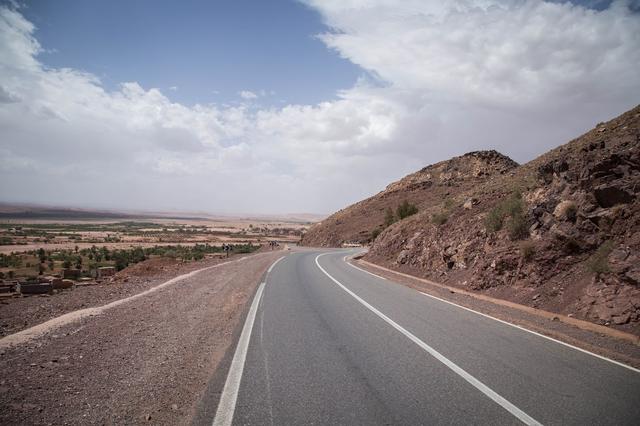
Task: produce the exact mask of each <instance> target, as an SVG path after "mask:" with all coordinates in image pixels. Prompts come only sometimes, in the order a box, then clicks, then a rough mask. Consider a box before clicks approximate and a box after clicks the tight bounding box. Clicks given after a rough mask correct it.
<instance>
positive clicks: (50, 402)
mask: <svg viewBox="0 0 640 426" xmlns="http://www.w3.org/2000/svg"><path fill="white" fill-rule="evenodd" d="M282 255H283V252H282V251H274V252H263V253H258V254H254V255H250V256H249V258H248V259H245V260H243V261H241V262H232V263H229V264H225V265H221V266H219V267H216V268H213V269H208V270H206V271H203V272H200V273H198V274H195V275H192V276H190V277H188V278H186V279H183V280H181V281H178V282H175V283H173V284H171V285H168V286H165V287H163V288H161V289H159V290H157V291H154V292H151V293H149V294H146V295H144V296H143V297H138V298H135V299H134V300H131V301H130V302H128V303H123V304H119V305H117V306H115V307H113V308H110V309H107V310H105V311H104V312H102V313H101V314H100V315H98V316H95V317H84V318H83V319H81V320H80V321H77V322H74V323H71V324H67V325H65V326H63V327H60V328H56V329H54V330H53V331H51V332H50V333H48V334H46V335H45V336H43V337H40V338H36V339H31V340H30V341H28V342H27V343H24V344H20V345H18V346H15V347H10V348H5V349H0V371H2V374H1V375H0V424H141V423H144V424H171V425H173V424H189V423H190V421H191V419H192V417H193V415H194V413H195V410H196V407H197V404H198V402H199V401H200V399H201V397H202V394H203V393H204V391H205V388H206V386H207V383H208V382H209V379H210V378H211V377H212V375H213V374H214V373H215V371H216V367H217V366H218V364H219V363H220V361H221V360H222V358H223V356H224V354H225V352H226V350H227V348H228V347H229V345H231V344H232V334H233V332H234V330H236V328H237V327H238V326H239V325H240V321H241V317H242V314H243V311H244V308H245V306H246V304H247V303H248V302H249V301H250V298H251V296H252V295H253V292H254V291H255V288H256V286H257V284H258V283H259V281H260V278H261V276H262V274H263V273H264V272H265V271H266V270H267V268H268V267H269V265H270V264H271V263H273V262H274V261H275V260H276V259H277V258H278V257H280V256H282ZM208 262H210V263H208V264H204V263H201V262H194V263H191V264H185V265H178V266H175V267H174V266H172V265H167V266H165V267H164V268H165V269H164V270H162V271H161V272H159V273H158V274H156V275H155V276H152V277H151V278H139V279H138V278H135V271H132V272H134V274H132V275H131V276H129V277H127V278H126V279H128V281H127V282H126V283H125V284H128V286H127V285H125V284H122V285H120V284H112V286H114V287H113V291H112V292H111V293H106V294H107V295H106V296H104V297H103V298H100V297H96V296H95V295H94V296H88V294H89V293H85V295H84V297H85V299H83V298H82V297H81V296H79V295H81V292H82V291H84V290H89V289H90V288H91V287H89V288H84V289H78V290H75V291H74V292H73V293H74V297H72V298H70V299H67V300H73V302H62V300H63V299H64V297H58V301H56V302H52V305H54V306H55V308H52V307H50V308H48V309H45V311H46V312H48V313H47V314H45V315H43V316H42V317H40V319H39V320H40V321H42V320H46V319H49V317H54V316H55V315H57V314H59V313H63V312H65V311H68V310H70V309H72V306H75V304H76V303H80V304H81V305H82V304H84V306H83V307H91V306H93V305H100V304H102V303H104V302H109V301H112V300H117V299H120V298H122V297H126V296H130V295H131V294H135V293H139V292H141V291H144V290H146V289H149V288H152V287H153V286H154V285H158V284H161V283H163V282H164V281H166V279H167V278H172V277H175V276H177V275H180V274H183V273H186V272H189V271H193V270H195V269H199V268H202V267H204V266H212V264H213V263H215V262H216V261H215V260H209V261H208ZM217 262H219V261H217ZM136 266H138V267H139V268H144V266H143V264H140V265H136ZM147 266H148V265H147ZM140 272H142V271H140ZM140 276H144V274H140ZM123 280H124V278H123ZM136 280H137V281H136ZM134 286H135V287H134ZM95 291H96V292H99V291H98V289H96V290H95ZM101 293H102V294H103V295H104V294H105V291H104V289H103V291H102V292H101ZM57 296H61V295H55V296H51V297H49V298H40V297H32V298H28V299H26V298H25V299H19V300H25V301H28V303H25V302H22V303H23V305H21V306H22V307H23V308H24V309H27V308H28V307H30V306H31V305H32V304H34V303H37V302H39V301H40V302H42V303H43V304H47V303H48V302H49V301H50V300H51V301H55V299H56V297H57ZM75 298H78V300H75ZM45 300H46V302H44V301H45ZM83 300H84V301H83ZM9 306H11V303H10V304H9V305H2V310H1V311H0V313H1V314H2V318H3V321H4V320H5V316H4V314H5V313H7V312H9V311H10V309H7V308H8V307H9ZM13 306H14V308H12V309H17V308H15V307H18V306H20V305H18V304H15V305H13ZM27 317H28V316H27Z"/></svg>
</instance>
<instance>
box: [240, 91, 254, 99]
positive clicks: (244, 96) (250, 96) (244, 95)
mask: <svg viewBox="0 0 640 426" xmlns="http://www.w3.org/2000/svg"><path fill="white" fill-rule="evenodd" d="M238 95H240V97H241V98H242V99H247V100H250V99H256V98H257V97H258V95H256V94H255V93H253V92H252V91H250V90H241V91H240V92H238Z"/></svg>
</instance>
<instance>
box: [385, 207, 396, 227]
mask: <svg viewBox="0 0 640 426" xmlns="http://www.w3.org/2000/svg"><path fill="white" fill-rule="evenodd" d="M395 221H396V217H395V215H394V214H393V210H391V207H389V208H387V211H386V212H385V215H384V227H385V228H386V227H388V226H391V225H393V223H394V222H395Z"/></svg>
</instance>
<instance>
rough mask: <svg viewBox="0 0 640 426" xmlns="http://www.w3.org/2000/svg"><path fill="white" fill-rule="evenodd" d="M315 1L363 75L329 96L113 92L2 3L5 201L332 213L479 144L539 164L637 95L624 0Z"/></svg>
mask: <svg viewBox="0 0 640 426" xmlns="http://www.w3.org/2000/svg"><path fill="white" fill-rule="evenodd" d="M307 3H308V5H309V6H310V7H312V8H314V9H315V10H317V11H318V12H319V13H320V14H321V15H322V17H323V20H324V21H325V23H326V25H327V28H328V30H327V32H326V33H324V34H321V35H319V36H318V37H320V39H321V40H322V41H323V42H324V43H326V45H327V47H328V48H329V49H331V50H333V51H335V52H337V53H338V54H339V55H340V56H342V57H344V58H346V59H348V60H349V61H352V62H353V63H355V64H358V65H359V66H361V67H362V69H363V70H364V71H363V75H364V76H363V78H361V79H359V80H358V81H357V82H356V83H355V84H354V85H353V87H351V88H348V89H346V90H342V91H339V92H338V93H337V94H336V99H335V100H332V101H327V102H321V103H318V104H315V105H296V104H285V105H283V106H282V107H277V108H276V107H269V108H262V107H259V106H255V105H253V106H250V105H245V104H239V105H231V106H228V105H216V104H210V105H195V106H186V105H182V104H180V103H176V102H172V101H171V100H170V99H169V98H168V97H167V96H165V94H163V93H162V91H160V90H159V89H156V88H144V87H142V86H141V85H140V84H138V83H136V82H123V83H122V84H121V85H120V86H119V87H118V88H117V89H116V90H111V91H110V90H107V89H105V87H104V86H103V84H102V82H101V81H100V79H99V78H97V77H96V76H95V75H93V74H89V73H86V72H81V71H78V70H75V69H69V68H49V67H45V66H44V65H43V64H41V63H40V62H39V60H38V55H39V54H40V53H41V52H42V48H41V46H40V44H39V43H38V41H37V40H36V38H35V37H34V30H35V28H34V26H33V24H31V23H30V22H29V21H27V20H26V19H25V18H24V17H23V16H22V15H21V14H20V13H19V11H16V10H15V9H13V8H9V7H0V81H1V82H2V84H1V85H0V132H1V134H2V145H1V146H0V179H2V181H3V185H2V187H1V188H0V198H1V199H4V200H14V201H39V202H49V203H59V204H64V203H69V204H73V205H78V204H83V205H86V204H89V205H98V206H105V207H120V208H152V209H163V208H167V209H168V208H170V209H183V210H185V209H186V210H189V209H191V210H211V211H217V212H240V211H244V212H264V213H267V212H278V211H280V212H286V211H316V212H330V211H332V210H335V209H337V208H341V207H343V206H344V205H346V204H347V203H350V202H353V201H357V200H359V199H361V198H362V197H364V196H367V195H370V194H372V193H375V192H376V191H378V190H380V189H382V188H383V187H384V186H385V185H386V184H387V183H389V182H390V181H391V180H392V179H397V178H399V177H401V176H403V175H404V174H406V173H409V172H411V171H414V170H416V169H418V168H420V167H423V166H424V165H426V164H430V163H433V162H436V161H439V160H442V159H445V158H449V157H451V156H453V155H459V154H462V153H464V152H466V151H469V150H474V149H490V148H495V149H498V150H500V151H502V152H504V153H505V154H507V155H510V156H512V157H513V158H515V159H516V160H518V161H526V160H529V159H531V158H533V157H534V156H536V155H539V154H541V153H542V152H544V151H546V150H548V149H550V148H552V147H554V146H557V145H558V144H560V143H564V142H566V141H567V140H569V139H570V138H572V137H574V136H576V135H577V134H578V133H579V132H581V131H583V130H586V129H588V128H590V127H592V126H593V125H594V124H595V123H597V122H599V121H602V120H604V119H607V118H610V117H613V116H615V115H617V114H618V113H620V112H622V111H624V110H626V109H629V108H630V107H632V106H634V104H635V103H636V102H637V100H638V99H639V98H640V96H639V95H640V80H639V79H638V78H637V75H636V73H637V69H640V47H639V46H640V19H639V17H638V14H637V13H632V12H631V11H630V7H629V4H630V3H627V2H622V1H617V2H614V3H612V4H611V6H610V7H608V8H606V9H604V10H601V11H599V10H592V9H587V8H585V7H582V6H576V5H572V4H570V3H546V2H542V1H536V0H527V1H517V0H511V1H491V0H477V1H472V0H464V1H463V0H459V1H457V0H449V1H446V2H441V1H431V2H430V1H424V0H407V1H404V2H401V3H398V2H396V1H392V0H377V1H364V0H362V1H360V0H340V1H338V0H327V1H322V2H320V1H316V0H309V1H307ZM213 85H215V82H214V83H213ZM169 90H171V89H169ZM268 94H270V95H273V94H274V93H273V92H267V91H264V92H259V93H254V92H250V91H241V92H239V96H241V97H242V98H243V99H245V100H252V99H256V98H258V97H259V96H266V95H268Z"/></svg>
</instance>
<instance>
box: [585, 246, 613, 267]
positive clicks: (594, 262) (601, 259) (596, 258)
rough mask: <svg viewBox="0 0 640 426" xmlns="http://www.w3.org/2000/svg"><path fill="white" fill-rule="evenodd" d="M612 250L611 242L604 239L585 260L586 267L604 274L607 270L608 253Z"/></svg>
mask: <svg viewBox="0 0 640 426" xmlns="http://www.w3.org/2000/svg"><path fill="white" fill-rule="evenodd" d="M612 250H613V242H612V241H606V242H605V243H603V244H602V245H601V246H600V247H598V250H596V252H595V253H594V254H593V255H592V256H591V257H590V258H589V260H588V261H587V268H589V270H590V271H591V272H594V273H596V274H604V273H607V272H609V271H610V270H611V269H610V268H609V254H610V253H611V251H612Z"/></svg>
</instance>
